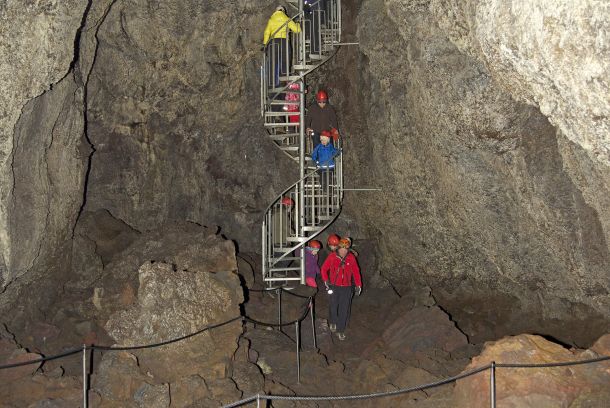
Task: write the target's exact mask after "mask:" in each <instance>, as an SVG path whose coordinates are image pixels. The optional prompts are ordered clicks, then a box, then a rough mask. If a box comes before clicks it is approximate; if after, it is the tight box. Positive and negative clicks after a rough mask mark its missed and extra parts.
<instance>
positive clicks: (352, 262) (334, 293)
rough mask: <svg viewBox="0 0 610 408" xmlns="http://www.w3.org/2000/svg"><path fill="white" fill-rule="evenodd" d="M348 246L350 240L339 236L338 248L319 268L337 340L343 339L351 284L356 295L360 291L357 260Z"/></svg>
mask: <svg viewBox="0 0 610 408" xmlns="http://www.w3.org/2000/svg"><path fill="white" fill-rule="evenodd" d="M349 247H350V240H349V239H347V238H341V239H340V240H339V248H337V251H336V252H331V253H330V255H328V257H327V258H326V260H325V261H324V264H323V265H322V270H321V273H322V281H323V282H324V286H326V290H327V291H328V292H329V294H330V302H329V304H330V311H329V321H330V331H332V332H337V337H338V338H339V340H345V328H346V327H347V321H348V319H349V312H350V308H351V306H352V297H353V294H354V290H353V286H354V285H355V286H356V296H360V293H361V292H362V279H361V277H360V268H359V267H358V261H356V257H355V256H354V254H352V253H351V252H350V251H349ZM329 272H330V276H329Z"/></svg>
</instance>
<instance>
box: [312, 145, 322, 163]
mask: <svg viewBox="0 0 610 408" xmlns="http://www.w3.org/2000/svg"><path fill="white" fill-rule="evenodd" d="M320 146H321V144H319V145H317V146H316V148H315V149H313V153H312V154H311V160H313V161H314V162H317V161H318V154H319V152H318V151H319V150H320V149H319V148H320Z"/></svg>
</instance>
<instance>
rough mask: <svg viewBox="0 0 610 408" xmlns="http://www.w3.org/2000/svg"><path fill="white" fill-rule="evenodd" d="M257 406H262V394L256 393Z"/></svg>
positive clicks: (259, 407)
mask: <svg viewBox="0 0 610 408" xmlns="http://www.w3.org/2000/svg"><path fill="white" fill-rule="evenodd" d="M256 408H261V395H260V394H256Z"/></svg>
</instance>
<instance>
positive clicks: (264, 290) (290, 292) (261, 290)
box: [248, 287, 315, 299]
mask: <svg viewBox="0 0 610 408" xmlns="http://www.w3.org/2000/svg"><path fill="white" fill-rule="evenodd" d="M278 290H281V291H282V292H284V293H288V294H289V295H292V296H294V297H298V298H301V299H309V298H310V297H312V296H304V295H298V294H296V293H294V292H292V291H290V290H287V289H284V288H282V287H278V288H265V289H248V292H255V293H265V292H275V291H278ZM314 297H315V295H314Z"/></svg>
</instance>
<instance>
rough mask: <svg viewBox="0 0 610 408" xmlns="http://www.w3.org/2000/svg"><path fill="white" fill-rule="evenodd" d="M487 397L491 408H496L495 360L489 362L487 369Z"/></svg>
mask: <svg viewBox="0 0 610 408" xmlns="http://www.w3.org/2000/svg"><path fill="white" fill-rule="evenodd" d="M489 394H490V395H489V399H490V406H491V408H496V362H495V361H492V362H491V367H490V371H489Z"/></svg>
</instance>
